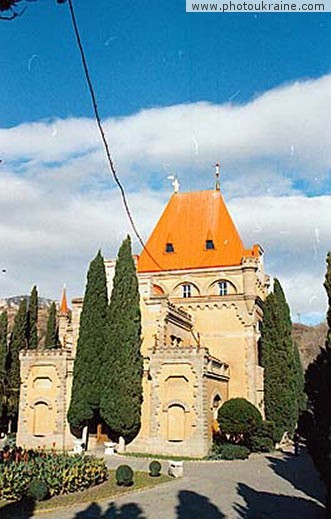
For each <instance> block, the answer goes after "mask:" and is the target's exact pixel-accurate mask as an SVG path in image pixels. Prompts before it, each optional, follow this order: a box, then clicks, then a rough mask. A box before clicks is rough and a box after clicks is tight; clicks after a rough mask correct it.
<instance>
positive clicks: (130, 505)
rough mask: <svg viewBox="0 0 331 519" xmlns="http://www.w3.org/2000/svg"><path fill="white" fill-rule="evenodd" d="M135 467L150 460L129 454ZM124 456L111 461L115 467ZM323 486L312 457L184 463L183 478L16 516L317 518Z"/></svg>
mask: <svg viewBox="0 0 331 519" xmlns="http://www.w3.org/2000/svg"><path fill="white" fill-rule="evenodd" d="M125 459H126V462H129V463H130V465H131V466H132V467H134V468H136V469H145V468H147V466H148V463H149V462H148V461H144V460H140V459H132V460H131V459H130V460H128V459H127V458H125ZM122 462H123V458H122V459H112V460H111V461H110V462H109V465H111V466H115V465H116V464H120V463H122ZM322 502H323V488H322V485H321V483H320V481H319V478H318V476H317V474H316V472H315V470H314V468H313V465H312V463H311V460H310V458H309V457H308V456H307V455H306V454H305V453H303V454H302V455H301V456H300V457H299V458H295V457H293V456H292V455H290V454H279V453H277V454H267V455H265V456H262V455H252V456H251V457H250V459H249V460H247V461H232V462H220V463H203V462H200V463H194V462H193V463H192V462H184V478H183V479H180V480H175V481H173V482H171V483H165V484H163V485H160V486H158V487H156V488H153V489H149V490H145V491H141V492H138V493H133V494H131V495H130V494H129V495H127V496H124V497H122V498H119V499H117V500H116V502H115V503H114V502H113V501H112V500H111V499H109V500H106V501H103V502H101V503H99V504H95V503H92V504H86V503H85V504H84V505H81V506H78V507H75V508H70V509H66V510H62V511H59V510H58V511H56V512H48V513H42V514H41V513H38V514H36V513H35V514H34V515H33V513H32V514H28V515H20V516H17V515H16V517H15V519H28V518H30V517H38V518H39V519H115V518H121V519H145V518H147V519H174V518H177V519H222V518H228V519H237V518H249V519H264V518H271V519H292V518H293V519H320V518H323V517H324V507H323V504H322Z"/></svg>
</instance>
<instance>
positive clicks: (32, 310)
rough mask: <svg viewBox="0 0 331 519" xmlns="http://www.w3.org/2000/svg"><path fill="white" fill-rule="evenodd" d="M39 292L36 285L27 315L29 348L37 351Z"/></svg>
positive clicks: (32, 291) (31, 295)
mask: <svg viewBox="0 0 331 519" xmlns="http://www.w3.org/2000/svg"><path fill="white" fill-rule="evenodd" d="M37 323H38V291H37V287H36V285H35V286H34V287H33V288H32V290H31V294H30V298H29V308H28V313H27V341H28V348H29V349H30V350H35V349H36V348H37V347H38V330H37Z"/></svg>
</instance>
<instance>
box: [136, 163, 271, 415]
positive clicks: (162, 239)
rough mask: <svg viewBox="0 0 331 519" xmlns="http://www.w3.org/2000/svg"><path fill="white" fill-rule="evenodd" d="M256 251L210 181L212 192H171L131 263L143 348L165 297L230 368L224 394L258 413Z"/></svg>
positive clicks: (259, 284) (260, 275)
mask: <svg viewBox="0 0 331 519" xmlns="http://www.w3.org/2000/svg"><path fill="white" fill-rule="evenodd" d="M217 172H218V173H219V170H218V171H217ZM263 254H264V253H263V249H262V247H261V246H260V245H257V244H254V245H253V246H251V248H246V247H245V246H244V244H243V242H242V240H241V237H240V235H239V233H238V230H237V228H236V226H235V224H234V222H233V220H232V218H231V216H230V214H229V211H228V209H227V207H226V204H225V202H224V199H223V197H222V194H221V191H220V186H219V181H218V178H217V179H216V186H215V189H214V190H207V191H197V192H188V193H179V192H177V193H174V194H173V195H172V196H171V198H170V200H169V203H168V205H167V206H166V208H165V210H164V212H163V214H162V215H161V218H160V220H159V221H158V223H157V224H156V227H155V229H154V230H153V232H152V234H151V236H150V238H149V240H148V241H147V244H146V249H145V250H144V251H143V252H142V253H141V255H140V257H139V260H138V275H139V280H140V288H141V294H142V296H143V297H142V298H143V305H142V306H143V308H142V310H143V325H144V337H145V339H144V344H143V348H146V352H145V353H147V349H148V345H147V343H148V342H149V341H150V340H152V337H153V334H155V330H154V331H153V325H152V315H151V314H150V308H151V306H150V303H151V302H152V301H154V300H156V299H157V298H162V297H164V298H168V299H169V300H170V302H171V303H172V304H175V305H176V306H177V307H180V308H181V309H182V310H184V311H185V312H187V313H188V314H189V315H191V317H192V321H193V327H194V330H195V333H196V334H197V336H198V337H199V340H200V343H201V346H202V347H204V348H206V349H207V350H208V352H209V353H210V355H212V356H213V357H215V358H217V359H220V360H222V362H225V363H226V364H228V365H229V367H230V373H231V375H230V379H229V393H228V397H229V398H232V397H244V398H247V399H248V400H249V401H251V402H252V403H253V404H255V405H256V406H257V407H258V408H259V409H260V411H261V412H262V413H263V410H264V402H263V368H262V367H261V363H260V352H259V340H260V321H261V320H262V317H263V310H262V306H263V305H262V302H263V300H264V299H265V297H266V295H267V293H268V284H269V278H268V276H266V275H265V273H264V267H263Z"/></svg>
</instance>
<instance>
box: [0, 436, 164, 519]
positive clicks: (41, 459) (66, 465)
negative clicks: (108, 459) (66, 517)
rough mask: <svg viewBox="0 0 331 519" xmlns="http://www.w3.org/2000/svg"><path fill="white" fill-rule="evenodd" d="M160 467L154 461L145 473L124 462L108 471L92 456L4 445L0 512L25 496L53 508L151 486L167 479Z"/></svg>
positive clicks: (0, 466)
mask: <svg viewBox="0 0 331 519" xmlns="http://www.w3.org/2000/svg"><path fill="white" fill-rule="evenodd" d="M161 469H162V467H161V464H160V463H159V462H158V461H155V460H154V461H152V462H151V463H150V465H149V473H145V472H134V471H133V470H132V469H131V467H129V466H128V465H120V466H119V467H118V468H117V469H116V471H109V470H108V468H107V466H106V464H105V462H104V460H102V459H98V458H96V457H94V456H87V455H71V454H69V453H58V452H55V451H44V450H40V449H37V450H32V449H30V450H24V449H22V448H21V447H14V448H10V447H9V446H5V447H4V448H3V450H2V451H0V515H1V509H2V508H3V509H5V506H6V503H7V502H8V501H16V502H19V501H23V500H26V499H27V498H28V499H29V500H31V501H32V502H34V503H35V506H36V508H38V509H45V508H54V507H55V508H56V507H59V506H69V505H72V504H75V503H78V502H84V501H90V500H98V499H103V498H107V497H109V496H114V495H118V494H121V493H123V492H127V491H128V490H130V489H139V488H145V487H149V486H154V485H155V484H158V483H162V482H165V481H169V479H170V478H169V477H168V476H165V475H162V474H161Z"/></svg>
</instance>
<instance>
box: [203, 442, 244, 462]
mask: <svg viewBox="0 0 331 519" xmlns="http://www.w3.org/2000/svg"><path fill="white" fill-rule="evenodd" d="M216 445H217V447H216V446H215V447H216V448H215V450H214V449H213V453H212V455H211V456H209V459H212V460H246V459H247V458H248V456H249V454H250V450H249V449H248V447H245V446H244V445H235V444H233V443H220V444H216Z"/></svg>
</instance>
